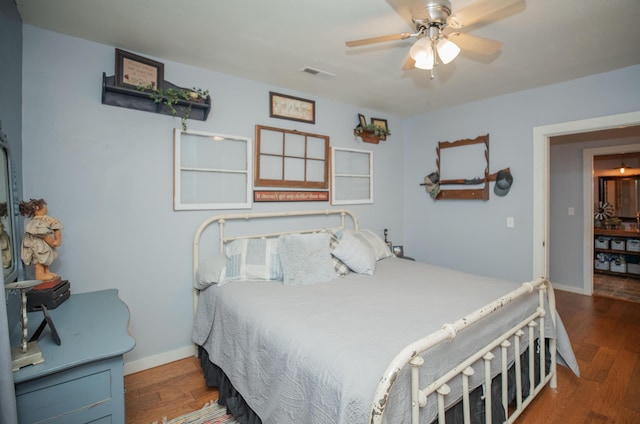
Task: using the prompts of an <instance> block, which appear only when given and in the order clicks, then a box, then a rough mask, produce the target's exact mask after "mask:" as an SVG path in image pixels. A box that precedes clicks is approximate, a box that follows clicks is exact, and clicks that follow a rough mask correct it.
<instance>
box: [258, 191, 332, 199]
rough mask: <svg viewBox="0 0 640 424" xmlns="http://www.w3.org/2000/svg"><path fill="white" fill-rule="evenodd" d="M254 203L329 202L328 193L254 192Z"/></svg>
mask: <svg viewBox="0 0 640 424" xmlns="http://www.w3.org/2000/svg"><path fill="white" fill-rule="evenodd" d="M253 201H254V202H327V201H329V192H328V191H271V190H260V191H257V190H256V191H254V192H253Z"/></svg>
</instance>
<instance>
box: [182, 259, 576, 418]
mask: <svg viewBox="0 0 640 424" xmlns="http://www.w3.org/2000/svg"><path fill="white" fill-rule="evenodd" d="M519 286H520V284H519V283H514V282H509V281H504V280H497V279H494V278H487V277H481V276H474V275H470V274H466V273H462V272H458V271H454V270H450V269H446V268H442V267H437V266H433V265H429V264H425V263H420V262H413V261H407V260H403V259H399V258H388V259H384V260H381V261H378V262H377V264H376V271H375V273H374V275H373V276H367V275H359V274H355V273H351V274H348V275H347V276H344V277H341V278H337V279H335V280H333V281H331V282H327V283H319V284H314V285H293V286H292V285H283V284H282V283H281V282H278V281H235V282H232V283H229V284H226V285H224V286H222V287H218V286H211V287H209V288H208V289H206V290H204V291H202V292H201V293H200V296H199V300H198V309H197V312H196V317H195V321H194V327H193V341H194V342H195V343H196V344H198V345H200V346H202V347H203V348H204V349H206V351H207V352H208V354H209V359H210V360H211V361H212V362H213V363H215V364H216V365H218V366H219V367H220V368H221V369H222V370H223V371H224V372H225V373H226V375H227V376H228V378H229V380H230V381H231V383H232V384H233V386H234V387H235V388H236V389H237V390H238V391H239V392H240V393H242V395H243V396H244V398H245V400H246V402H247V404H248V405H249V406H250V407H251V409H253V410H254V411H255V412H256V413H257V414H258V415H259V416H260V418H261V419H262V421H263V422H264V423H276V422H277V423H279V424H299V423H301V422H304V423H309V424H312V423H319V424H325V423H326V424H336V423H340V424H352V423H353V424H356V423H357V424H364V423H366V422H368V419H369V412H370V409H371V403H372V401H373V398H374V392H375V389H376V386H377V384H378V382H379V380H380V378H381V376H382V375H383V372H384V370H385V368H386V367H387V365H388V364H389V362H390V361H391V360H392V358H393V357H394V356H395V355H396V354H397V353H398V352H399V351H400V350H401V349H402V348H403V347H404V346H406V345H407V344H409V343H411V342H413V341H415V340H416V339H419V338H421V337H423V336H425V335H427V334H430V333H432V332H434V331H436V330H439V329H440V328H441V327H442V325H443V324H444V323H448V322H453V321H455V320H457V319H459V318H461V317H463V316H465V315H467V314H469V313H471V312H472V311H475V310H477V309H478V308H480V307H482V306H484V305H486V304H488V303H490V302H492V301H494V300H496V299H498V298H500V297H501V296H503V295H505V294H507V293H508V292H510V291H512V290H515V289H516V288H518V287H519ZM537 299H538V297H537V294H536V293H534V294H532V295H531V296H527V297H523V298H521V299H518V300H516V301H514V302H512V303H510V304H508V305H507V306H505V307H504V308H502V309H500V310H499V311H498V312H496V313H495V314H492V315H490V316H489V317H488V318H486V319H484V320H483V321H482V322H480V323H476V324H473V325H472V326H470V327H469V328H468V329H467V330H465V331H464V332H462V333H460V334H459V335H458V336H457V337H456V338H454V339H453V340H449V341H446V342H444V343H442V344H441V345H439V346H437V347H436V348H434V349H431V350H430V351H428V352H427V353H425V355H424V358H425V366H424V367H423V369H422V371H421V378H422V381H423V382H427V381H431V380H433V379H434V378H435V377H437V376H440V375H441V374H443V373H444V372H445V371H447V370H449V369H450V368H451V367H452V366H454V365H456V364H457V363H459V362H460V360H462V359H463V358H466V357H467V356H468V355H469V354H470V353H472V352H475V351H477V350H478V349H479V348H481V347H482V346H484V345H486V344H487V341H488V340H493V338H494V337H495V336H497V335H499V334H501V333H503V332H504V331H506V330H507V329H509V328H511V327H512V326H513V324H514V323H515V322H519V321H521V320H523V319H524V318H525V317H527V316H528V315H530V314H531V313H532V311H534V310H535V309H536V307H537ZM545 323H546V329H545V335H546V337H548V338H549V337H552V338H553V337H555V338H556V339H557V342H558V352H559V355H560V356H561V358H562V359H564V363H566V364H568V365H569V366H570V367H571V368H572V369H573V370H574V371H575V372H576V373H577V372H578V370H577V365H576V362H575V357H574V355H573V352H572V350H571V346H570V343H569V339H568V337H567V335H566V332H565V331H564V327H563V326H562V323H561V321H560V319H559V318H558V319H557V325H556V328H554V327H553V323H552V320H551V319H547V320H545ZM499 355H500V352H499V351H497V352H496V356H497V358H496V360H495V361H493V362H494V363H495V364H496V367H495V370H494V371H493V374H494V375H497V373H499V372H500V371H499V364H500V358H499ZM511 359H512V358H510V360H511ZM476 374H477V377H472V382H471V384H472V387H477V386H478V385H480V384H481V383H482V381H481V380H480V378H481V376H482V372H478V373H476ZM408 378H409V377H408V370H403V371H402V372H401V373H400V375H399V377H398V382H397V383H396V384H395V386H394V388H393V389H392V392H391V393H390V401H389V406H388V407H387V410H386V411H385V422H387V423H398V422H408V421H409V418H408V414H409V411H410V408H409V406H408V402H409V400H408V399H409V395H408V388H409V385H408V384H406V382H405V380H406V381H408ZM399 383H405V384H399ZM452 390H453V392H454V395H452V396H450V397H449V398H448V401H447V404H453V403H455V402H456V401H457V400H458V398H459V396H458V395H455V393H457V388H456V387H455V385H454V386H453V387H452ZM435 414H436V411H435V402H430V403H429V404H428V405H427V407H426V408H425V411H424V413H423V414H422V420H423V422H431V421H432V420H433V418H434V417H435Z"/></svg>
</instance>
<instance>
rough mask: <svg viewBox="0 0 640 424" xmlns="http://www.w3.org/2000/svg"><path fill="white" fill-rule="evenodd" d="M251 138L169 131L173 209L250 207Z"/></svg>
mask: <svg viewBox="0 0 640 424" xmlns="http://www.w3.org/2000/svg"><path fill="white" fill-rule="evenodd" d="M252 157H253V152H252V144H251V138H249V137H240V136H235V135H222V134H210V133H204V132H198V131H180V130H179V129H177V128H176V129H174V132H173V209H174V210H194V209H249V208H251V182H252V181H253V175H252V173H251V159H252Z"/></svg>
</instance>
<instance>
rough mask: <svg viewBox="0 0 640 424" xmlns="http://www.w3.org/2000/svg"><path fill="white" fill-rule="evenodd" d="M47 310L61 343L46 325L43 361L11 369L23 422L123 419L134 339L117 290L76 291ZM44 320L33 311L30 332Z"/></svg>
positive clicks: (23, 423) (41, 340)
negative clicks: (128, 359) (128, 360)
mask: <svg viewBox="0 0 640 424" xmlns="http://www.w3.org/2000/svg"><path fill="white" fill-rule="evenodd" d="M49 314H50V315H51V318H52V320H53V322H54V324H55V327H56V329H57V331H58V334H59V336H60V339H61V341H62V344H61V345H60V346H58V345H57V344H56V342H55V341H54V340H53V337H52V334H51V332H50V329H48V328H47V329H46V330H45V331H44V332H43V333H42V335H41V336H40V339H39V340H38V344H39V346H40V350H41V351H42V355H43V356H44V360H45V362H44V363H42V364H38V365H32V366H28V367H25V368H22V369H20V370H18V371H16V372H14V373H13V380H14V382H15V389H16V403H17V406H18V420H19V422H20V423H21V424H29V423H35V422H38V423H48V424H53V423H56V424H58V423H59V424H62V423H88V422H94V421H95V422H100V423H102V422H105V423H106V422H108V423H124V419H125V414H124V366H123V358H122V357H123V355H124V354H125V353H126V352H129V351H130V350H131V349H133V347H134V346H135V340H134V339H133V338H132V337H131V336H130V335H129V333H128V329H127V327H128V324H129V309H128V308H127V306H126V305H125V304H124V303H123V302H122V301H121V300H120V299H119V298H118V291H117V290H103V291H97V292H91V293H81V294H74V295H71V297H70V298H69V299H68V300H67V301H66V302H64V303H63V304H61V305H60V306H58V307H57V308H56V309H54V310H51V311H49ZM41 321H42V313H41V312H31V313H29V334H30V335H31V334H32V333H33V331H34V330H35V328H36V327H37V326H38V324H39V323H40V322H41ZM16 336H17V340H19V337H20V335H16ZM15 340H16V338H15V337H14V338H13V339H12V344H14V343H15Z"/></svg>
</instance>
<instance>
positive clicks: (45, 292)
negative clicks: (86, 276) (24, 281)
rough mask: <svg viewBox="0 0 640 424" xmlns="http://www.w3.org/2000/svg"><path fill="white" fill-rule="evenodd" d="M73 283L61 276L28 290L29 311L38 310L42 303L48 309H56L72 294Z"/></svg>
mask: <svg viewBox="0 0 640 424" xmlns="http://www.w3.org/2000/svg"><path fill="white" fill-rule="evenodd" d="M70 288H71V283H69V281H68V280H61V279H60V278H59V277H58V278H57V279H55V280H53V281H45V282H44V283H42V284H38V285H37V286H35V287H34V288H33V289H31V290H29V291H28V292H27V311H29V312H32V311H38V310H40V305H44V306H46V307H47V309H55V308H57V307H58V306H59V305H60V304H61V303H62V302H64V301H65V300H67V299H68V298H69V296H70V295H71V290H70Z"/></svg>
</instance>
